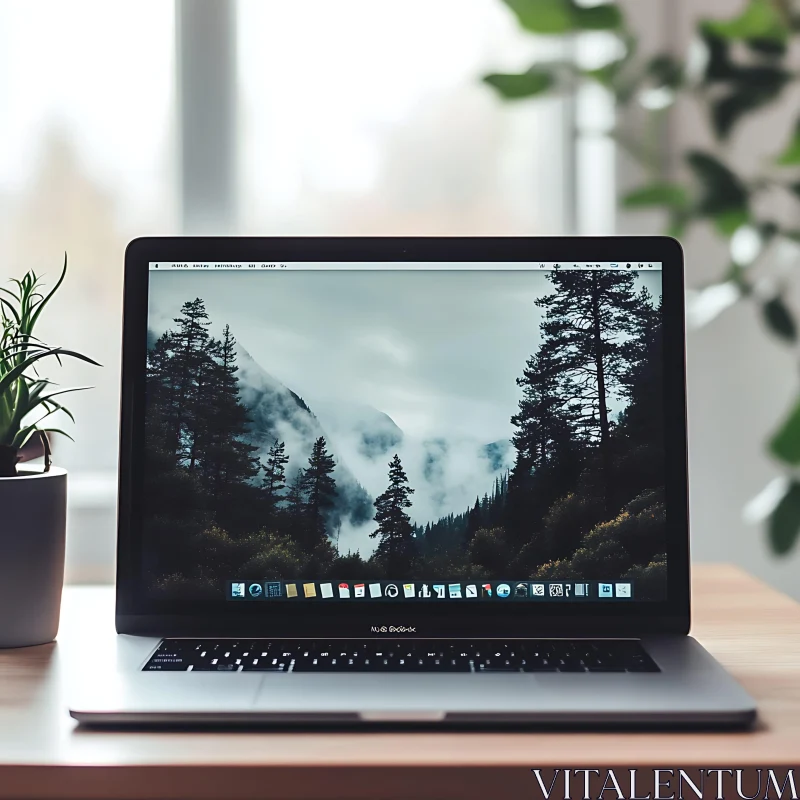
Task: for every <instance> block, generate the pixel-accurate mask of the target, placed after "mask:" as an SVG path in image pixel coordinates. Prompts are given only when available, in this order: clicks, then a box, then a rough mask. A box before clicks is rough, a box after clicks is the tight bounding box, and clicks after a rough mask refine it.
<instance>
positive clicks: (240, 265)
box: [150, 261, 661, 272]
mask: <svg viewBox="0 0 800 800" xmlns="http://www.w3.org/2000/svg"><path fill="white" fill-rule="evenodd" d="M150 269H151V270H152V271H155V270H159V271H163V270H206V271H208V272H216V271H223V272H265V271H270V270H272V271H274V272H278V271H281V270H301V271H303V270H325V271H327V272H329V271H331V270H346V271H358V270H364V271H383V272H390V271H404V272H406V271H409V270H447V271H460V272H468V271H473V270H475V271H485V270H489V269H491V270H518V271H537V270H556V269H560V270H571V271H574V270H582V271H596V270H660V269H661V262H660V261H594V262H588V261H586V262H572V261H381V262H373V261H288V262H285V261H151V262H150Z"/></svg>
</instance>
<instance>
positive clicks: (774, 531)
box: [769, 481, 800, 555]
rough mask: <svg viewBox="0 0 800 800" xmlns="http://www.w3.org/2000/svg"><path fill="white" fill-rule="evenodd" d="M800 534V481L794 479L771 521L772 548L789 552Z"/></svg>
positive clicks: (770, 537)
mask: <svg viewBox="0 0 800 800" xmlns="http://www.w3.org/2000/svg"><path fill="white" fill-rule="evenodd" d="M798 535H800V483H798V482H797V481H792V482H791V483H790V484H789V489H788V490H787V492H786V494H784V496H783V497H782V498H781V500H780V502H779V503H778V505H777V506H776V508H775V511H773V513H772V516H771V517H770V521H769V540H770V543H771V544H772V549H773V550H774V551H775V552H776V553H778V554H779V555H782V554H783V553H788V552H789V551H790V550H791V549H792V548H793V547H794V545H795V543H796V542H797V537H798Z"/></svg>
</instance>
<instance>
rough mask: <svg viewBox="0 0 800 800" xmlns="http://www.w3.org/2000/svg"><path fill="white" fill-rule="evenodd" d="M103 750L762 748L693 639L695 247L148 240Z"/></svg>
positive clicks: (129, 300) (128, 280)
mask: <svg viewBox="0 0 800 800" xmlns="http://www.w3.org/2000/svg"><path fill="white" fill-rule="evenodd" d="M123 339H124V352H123V366H122V427H121V458H120V483H119V530H118V540H119V546H118V580H117V589H116V591H117V600H116V627H117V632H118V634H119V636H118V637H117V642H116V654H115V660H114V664H115V666H113V667H112V668H111V669H112V671H113V674H110V675H105V676H103V678H102V679H101V680H97V681H95V682H93V683H92V684H91V685H88V686H83V687H76V691H77V692H78V694H76V695H74V696H73V698H72V701H71V713H72V716H73V717H74V718H75V719H77V720H79V721H80V722H81V723H86V724H91V725H114V726H119V725H125V724H135V725H141V724H147V725H159V724H169V725H175V724H178V725H193V724H196V725H204V726H208V725H219V726H226V725H228V726H234V725H280V726H292V725H298V726H308V725H334V726H349V725H353V726H359V725H365V726H368V725H378V724H387V723H389V724H393V725H414V726H419V725H430V726H436V725H456V726H469V725H487V724H488V725H547V726H552V725H556V726H557V725H568V726H569V725H590V726H609V725H610V726H613V725H634V726H636V725H639V726H667V725H679V726H685V725H689V726H692V725H694V726H702V725H705V726H744V725H747V724H748V723H750V722H751V721H752V720H753V718H754V715H755V706H754V703H753V700H752V699H751V698H750V697H749V696H748V695H747V693H746V692H745V691H744V690H743V689H742V688H741V687H740V686H739V685H738V684H737V683H736V681H734V680H733V679H732V678H731V677H730V676H729V675H728V674H727V673H726V672H725V671H724V669H723V668H722V667H721V666H720V665H719V664H718V663H717V662H716V661H715V660H714V659H713V658H712V657H711V656H710V655H709V654H708V653H707V652H706V651H705V650H704V649H703V647H702V646H701V645H699V644H698V643H697V642H696V641H695V640H694V639H693V638H691V637H690V636H689V628H690V589H689V528H688V512H687V508H688V503H687V468H686V461H687V458H686V417H685V410H686V401H685V378H684V282H683V255H682V251H681V248H680V245H679V244H678V243H677V242H676V241H675V240H673V239H670V238H663V237H608V238H578V237H574V238H573V237H561V238H144V239H137V240H135V241H133V242H131V244H130V245H129V246H128V248H127V251H126V256H125V308H124V334H123Z"/></svg>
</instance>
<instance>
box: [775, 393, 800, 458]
mask: <svg viewBox="0 0 800 800" xmlns="http://www.w3.org/2000/svg"><path fill="white" fill-rule="evenodd" d="M769 449H770V452H771V453H772V455H774V456H775V457H776V458H778V459H780V460H781V461H785V462H786V463H787V464H793V465H794V464H800V402H798V403H797V404H796V405H795V407H794V408H793V409H792V411H791V413H790V414H789V416H788V418H787V419H786V420H784V422H783V425H781V427H780V428H779V429H778V431H777V433H775V434H774V435H773V437H772V438H771V439H770V442H769Z"/></svg>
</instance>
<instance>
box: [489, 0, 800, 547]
mask: <svg viewBox="0 0 800 800" xmlns="http://www.w3.org/2000/svg"><path fill="white" fill-rule="evenodd" d="M504 2H505V3H506V5H507V6H508V7H509V8H510V9H511V11H512V12H513V13H514V15H515V16H516V18H517V21H518V22H519V24H520V26H521V27H522V28H523V29H524V30H527V31H529V32H531V33H534V34H538V35H551V36H553V35H555V36H570V37H573V38H575V37H580V36H581V35H583V34H584V33H585V32H586V31H598V30H602V31H605V32H607V34H608V35H609V36H613V37H615V39H616V40H617V44H618V47H617V51H618V52H619V53H621V54H620V55H618V56H616V57H614V58H612V59H611V60H609V61H608V62H607V63H606V64H604V65H602V66H600V67H595V68H592V69H584V68H582V67H581V66H580V65H579V64H577V63H575V62H570V61H560V62H557V63H552V62H550V63H547V62H545V63H535V64H533V65H531V67H530V68H529V69H528V70H526V71H524V72H522V73H518V74H510V73H492V74H489V75H486V76H484V78H483V80H484V82H485V83H486V84H487V85H489V86H490V87H492V89H493V90H494V91H496V92H497V93H498V94H499V95H500V97H502V98H504V99H505V100H508V101H514V102H516V101H520V100H526V99H530V98H535V97H540V96H543V95H545V94H552V93H554V92H570V91H574V89H575V86H576V82H580V81H592V82H597V83H599V84H601V85H602V86H603V87H604V88H605V89H606V90H607V91H608V92H610V93H611V95H612V96H613V98H614V101H615V103H616V106H617V109H618V112H620V113H619V114H618V117H621V118H623V119H624V118H625V114H626V112H629V111H632V110H633V108H634V107H636V108H639V109H645V110H646V111H648V113H649V114H650V115H651V116H652V117H653V118H658V117H660V116H663V115H664V114H665V113H668V112H669V109H670V108H671V107H672V106H673V105H674V103H675V102H676V100H677V99H678V98H679V97H681V96H690V97H692V98H693V99H694V101H695V102H696V103H698V104H699V105H700V106H701V107H702V108H704V110H705V112H706V117H707V120H708V125H709V128H710V130H711V132H712V134H713V140H714V145H713V146H712V147H710V148H709V149H707V150H697V149H692V150H688V151H687V152H685V153H684V154H683V165H684V168H683V169H682V170H681V171H680V175H679V176H674V175H670V174H668V170H667V168H666V166H665V164H664V161H663V159H660V158H659V157H658V147H657V144H655V145H650V144H649V143H648V142H647V141H646V140H645V141H634V140H631V139H630V138H629V137H628V136H626V134H625V133H624V131H622V130H620V129H617V130H616V131H614V132H613V133H612V135H613V136H614V138H615V140H616V141H617V143H618V144H619V146H620V147H622V148H623V149H625V150H627V151H628V152H629V153H630V154H631V155H632V157H634V158H635V159H636V160H637V162H638V163H639V164H640V165H641V166H642V167H643V168H644V171H645V173H646V176H647V177H646V179H645V181H644V182H643V183H642V184H641V185H640V186H638V187H637V188H635V189H634V190H632V191H630V192H628V193H627V194H626V195H624V196H623V197H621V198H620V200H619V202H620V205H621V207H623V208H625V209H630V210H638V209H660V210H662V211H663V212H664V213H665V215H666V217H667V220H668V227H667V231H668V233H669V234H671V235H673V236H681V235H683V234H684V233H685V232H686V231H687V230H688V229H689V228H690V227H691V226H694V225H697V224H710V225H711V226H712V228H713V230H714V231H715V232H716V233H717V235H718V236H719V237H720V238H722V239H723V240H725V241H726V243H727V244H728V249H729V252H730V254H731V259H730V262H729V263H726V264H724V265H723V267H722V269H721V271H720V276H719V279H718V280H717V281H716V283H715V284H713V285H712V286H709V287H707V290H705V291H704V292H701V293H700V297H701V298H702V297H705V298H706V299H708V300H709V301H710V300H711V299H712V298H713V304H714V305H715V307H716V310H715V309H712V308H710V305H711V304H710V303H709V307H708V308H706V309H704V310H702V313H698V314H697V315H696V316H697V317H698V318H700V317H704V318H705V319H706V320H710V319H711V318H713V316H715V315H716V313H717V311H718V310H721V309H722V308H724V307H725V306H726V305H730V304H731V303H732V302H735V301H736V300H737V299H748V300H750V301H751V302H755V303H757V304H758V305H759V306H760V309H761V314H762V319H763V321H764V324H765V325H766V327H767V329H768V330H769V331H770V332H771V333H772V334H773V335H774V336H775V337H776V338H777V339H778V340H779V341H780V342H781V343H782V344H784V345H789V346H792V347H794V348H797V347H798V325H797V321H796V316H797V314H796V310H795V309H794V308H792V306H791V304H790V302H789V300H788V297H787V292H786V287H785V285H783V281H781V280H780V279H779V278H778V279H773V280H768V279H767V280H765V279H764V277H763V273H764V272H765V271H766V272H768V271H769V270H770V269H773V270H777V268H778V261H779V259H778V257H777V256H776V252H777V251H778V248H776V247H775V246H774V245H776V244H786V243H793V244H795V245H796V244H798V243H800V227H798V228H792V227H786V225H785V224H783V223H781V221H779V219H777V218H775V217H773V216H771V215H769V214H768V213H766V212H765V211H764V207H765V201H766V200H767V195H768V193H770V192H772V191H773V190H774V189H775V188H778V189H780V190H781V191H783V192H785V193H788V194H789V195H790V196H791V197H792V198H794V199H795V200H796V201H798V203H800V118H798V120H797V122H796V123H795V126H794V128H793V129H792V130H790V131H788V132H787V134H786V138H785V144H784V145H783V147H782V148H781V150H780V152H778V153H765V154H764V166H763V168H762V170H761V171H760V172H759V173H758V174H755V175H749V176H745V175H743V174H740V172H739V171H738V170H737V166H736V165H735V164H734V163H732V162H731V159H730V158H729V157H727V156H726V152H727V143H728V142H729V141H730V139H731V137H732V136H733V135H734V133H735V131H736V130H737V128H738V127H739V125H740V124H741V123H742V121H743V120H745V119H747V118H748V117H749V116H751V115H753V114H754V113H756V112H759V111H761V110H763V109H764V108H766V107H767V106H769V105H771V104H773V103H775V102H776V101H778V100H780V99H781V98H783V97H784V95H785V94H786V92H787V91H788V90H789V88H790V87H793V86H795V85H796V84H797V82H798V80H799V79H800V75H798V73H797V71H796V70H795V69H794V68H793V67H792V65H791V61H790V57H789V53H790V50H791V45H793V44H795V43H796V41H797V40H798V39H800V8H798V3H797V0H745V2H743V6H742V9H741V13H739V14H738V15H737V16H735V17H733V18H731V19H713V20H700V21H699V22H698V24H697V29H696V40H697V41H696V47H695V50H696V51H697V52H700V53H702V58H701V59H699V61H698V60H697V59H690V58H688V57H687V58H685V59H679V58H676V57H675V56H674V55H672V54H670V53H660V54H657V55H655V56H652V57H649V58H648V57H642V56H640V55H639V53H638V50H637V35H636V32H635V31H633V30H631V29H630V28H629V26H628V24H627V21H626V19H625V15H624V13H623V11H622V9H621V8H620V7H619V6H618V5H617V4H616V3H614V2H608V3H603V4H601V5H595V6H592V7H584V6H581V5H579V4H578V3H577V2H575V0H504ZM798 211H800V207H799V208H798ZM743 237H744V238H747V239H748V240H749V241H750V242H751V243H752V246H751V247H749V248H745V249H746V251H747V252H744V253H743V252H742V250H743V248H741V247H739V246H737V243H739V242H741V240H742V238H743ZM756 267H757V269H756ZM757 274H759V275H761V277H757ZM698 311H700V309H698ZM768 449H769V452H770V454H771V455H772V456H773V457H774V458H775V459H776V460H777V461H778V463H779V464H781V465H782V466H783V468H784V470H785V472H786V478H785V480H783V481H781V489H780V491H779V492H776V491H775V490H774V486H773V487H768V489H767V490H765V493H766V494H769V497H770V500H769V503H768V504H767V505H768V508H766V509H765V511H764V515H765V516H766V517H767V518H768V533H769V541H770V544H771V546H772V549H773V550H774V551H775V552H776V553H779V554H783V553H786V552H788V551H789V550H791V549H792V547H794V545H795V543H796V541H797V539H798V537H799V536H800V392H798V396H797V398H796V399H795V402H794V405H793V408H792V410H791V411H790V413H789V414H788V416H787V417H786V419H785V420H784V421H783V422H782V423H781V424H780V425H779V426H778V427H777V430H776V432H775V433H774V434H773V436H772V437H771V438H770V440H769V442H768Z"/></svg>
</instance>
